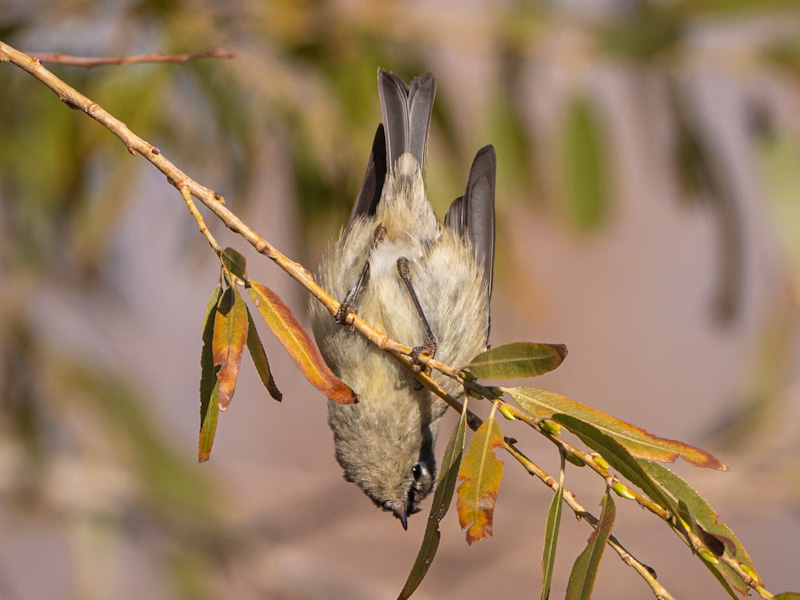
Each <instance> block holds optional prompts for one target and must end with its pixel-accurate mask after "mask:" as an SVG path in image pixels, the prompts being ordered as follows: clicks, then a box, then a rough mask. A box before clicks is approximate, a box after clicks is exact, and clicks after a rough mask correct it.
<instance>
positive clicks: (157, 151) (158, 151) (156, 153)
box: [150, 146, 161, 155]
mask: <svg viewBox="0 0 800 600" xmlns="http://www.w3.org/2000/svg"><path fill="white" fill-rule="evenodd" d="M150 152H152V153H153V154H155V155H159V154H161V150H159V149H158V148H156V147H155V146H153V147H152V148H150Z"/></svg>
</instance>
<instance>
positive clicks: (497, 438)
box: [456, 411, 503, 544]
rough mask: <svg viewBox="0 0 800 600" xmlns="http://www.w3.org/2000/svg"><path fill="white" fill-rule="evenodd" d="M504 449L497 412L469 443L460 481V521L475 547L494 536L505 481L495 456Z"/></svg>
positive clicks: (468, 538)
mask: <svg viewBox="0 0 800 600" xmlns="http://www.w3.org/2000/svg"><path fill="white" fill-rule="evenodd" d="M502 447H503V432H502V430H501V429H500V426H499V425H498V424H497V422H496V421H495V420H494V411H492V414H491V416H490V417H489V419H488V420H487V421H485V422H484V423H483V425H481V426H480V427H479V428H478V431H476V432H475V435H474V436H473V438H472V441H471V442H470V443H469V447H468V448H467V451H466V453H465V454H464V460H463V462H462V463H461V470H460V471H459V472H458V479H459V481H461V485H460V486H459V488H458V502H457V503H456V509H457V510H458V522H459V523H460V524H461V529H467V543H468V544H472V543H474V542H477V541H478V540H483V539H486V538H488V537H490V536H491V535H492V520H493V518H494V505H495V502H496V501H497V493H498V491H499V490H500V482H501V481H502V480H503V462H502V461H500V460H498V459H497V457H496V456H495V454H494V450H495V449H496V448H502Z"/></svg>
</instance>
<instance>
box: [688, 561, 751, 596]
mask: <svg viewBox="0 0 800 600" xmlns="http://www.w3.org/2000/svg"><path fill="white" fill-rule="evenodd" d="M697 557H698V558H699V559H700V561H701V562H702V563H703V564H704V565H705V567H706V568H707V569H708V570H709V571H710V572H711V574H712V575H713V576H714V577H715V578H716V579H717V581H719V584H720V585H721V586H722V588H723V589H724V590H725V591H726V592H728V595H729V596H730V597H731V598H733V600H739V596H737V595H736V592H734V591H733V588H732V587H731V584H730V583H729V582H728V580H727V579H725V575H723V574H722V572H721V571H720V566H721V564H720V563H719V561H717V564H713V563H710V562H709V561H707V560H706V559H705V558H704V557H703V555H702V554H698V555H697ZM748 589H749V588H748Z"/></svg>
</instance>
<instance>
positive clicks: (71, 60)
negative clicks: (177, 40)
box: [28, 50, 237, 69]
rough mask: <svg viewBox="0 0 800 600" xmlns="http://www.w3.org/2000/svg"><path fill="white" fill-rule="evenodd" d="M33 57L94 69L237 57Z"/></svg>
mask: <svg viewBox="0 0 800 600" xmlns="http://www.w3.org/2000/svg"><path fill="white" fill-rule="evenodd" d="M28 56H31V57H32V58H36V59H39V60H40V61H42V62H43V63H57V64H59V65H68V66H71V67H83V68H84V69H94V68H95V67H105V66H107V65H133V64H139V63H185V62H188V61H190V60H195V59H197V58H236V56H237V54H236V52H227V51H225V50H202V51H199V52H190V53H188V54H166V53H164V52H151V53H149V54H136V55H133V56H72V55H70V54H53V53H50V52H31V53H29V54H28Z"/></svg>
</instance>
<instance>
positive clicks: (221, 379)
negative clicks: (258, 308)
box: [212, 287, 248, 410]
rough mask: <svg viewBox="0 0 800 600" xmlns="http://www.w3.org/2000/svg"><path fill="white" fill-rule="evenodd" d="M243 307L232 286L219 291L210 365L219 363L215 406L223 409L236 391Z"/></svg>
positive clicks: (243, 329) (243, 336) (244, 320)
mask: <svg viewBox="0 0 800 600" xmlns="http://www.w3.org/2000/svg"><path fill="white" fill-rule="evenodd" d="M247 324H248V320H247V307H246V306H245V305H244V300H242V297H241V296H240V295H239V292H238V290H237V289H236V288H235V287H229V288H228V289H227V290H225V293H223V294H222V297H221V298H220V299H219V304H218V305H217V315H216V317H215V319H214V341H213V343H212V348H213V351H214V366H219V368H220V369H219V372H218V373H217V382H218V384H219V409H220V410H226V409H227V408H228V406H230V404H231V400H232V399H233V393H234V391H236V379H237V377H238V376H239V365H240V364H241V363H242V352H243V351H244V345H245V343H246V342H247Z"/></svg>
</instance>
